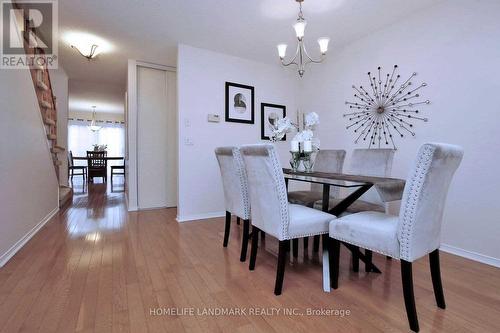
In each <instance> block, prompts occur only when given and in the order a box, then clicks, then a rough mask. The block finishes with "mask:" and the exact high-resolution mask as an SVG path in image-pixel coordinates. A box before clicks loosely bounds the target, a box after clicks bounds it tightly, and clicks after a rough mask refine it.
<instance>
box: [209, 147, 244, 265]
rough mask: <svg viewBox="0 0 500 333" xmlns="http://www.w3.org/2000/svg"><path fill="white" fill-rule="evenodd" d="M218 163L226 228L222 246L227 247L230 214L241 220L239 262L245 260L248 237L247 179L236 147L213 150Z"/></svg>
mask: <svg viewBox="0 0 500 333" xmlns="http://www.w3.org/2000/svg"><path fill="white" fill-rule="evenodd" d="M215 156H216V157H217V161H218V162H219V168H220V173H221V177H222V186H223V188H224V199H225V206H226V226H225V230H224V243H223V246H224V247H227V243H228V241H229V232H230V229H231V214H232V215H235V216H236V218H237V220H238V222H239V219H240V218H241V219H243V239H242V243H241V255H240V261H245V260H246V258H247V248H248V241H249V237H250V236H249V235H250V221H249V219H250V199H249V198H248V185H247V177H246V174H245V167H244V165H243V160H242V159H241V155H240V151H239V149H238V147H219V148H216V149H215Z"/></svg>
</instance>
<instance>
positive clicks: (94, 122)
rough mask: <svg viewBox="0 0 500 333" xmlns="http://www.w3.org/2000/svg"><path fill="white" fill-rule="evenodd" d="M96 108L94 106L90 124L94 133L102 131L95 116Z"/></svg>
mask: <svg viewBox="0 0 500 333" xmlns="http://www.w3.org/2000/svg"><path fill="white" fill-rule="evenodd" d="M95 108H96V106H95V105H92V121H91V122H90V126H89V129H90V130H91V131H92V132H99V130H100V129H101V126H98V125H97V121H96V116H95Z"/></svg>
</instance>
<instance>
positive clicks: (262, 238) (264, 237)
mask: <svg viewBox="0 0 500 333" xmlns="http://www.w3.org/2000/svg"><path fill="white" fill-rule="evenodd" d="M260 239H261V240H265V239H266V233H265V232H264V231H261V232H260Z"/></svg>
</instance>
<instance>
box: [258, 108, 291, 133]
mask: <svg viewBox="0 0 500 333" xmlns="http://www.w3.org/2000/svg"><path fill="white" fill-rule="evenodd" d="M285 117H286V106H284V105H278V104H270V103H261V104H260V138H261V139H262V140H270V137H271V127H274V126H276V124H277V122H278V120H279V119H283V118H285ZM281 141H286V135H285V136H284V137H283V138H282V139H281Z"/></svg>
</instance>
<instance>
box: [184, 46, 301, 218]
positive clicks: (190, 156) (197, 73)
mask: <svg viewBox="0 0 500 333" xmlns="http://www.w3.org/2000/svg"><path fill="white" fill-rule="evenodd" d="M178 52H179V53H178V67H177V74H178V103H179V193H178V195H179V197H178V200H179V202H178V211H177V214H178V220H179V221H184V220H191V219H198V218H205V217H209V216H218V215H221V214H223V213H224V195H223V191H222V183H221V180H220V174H219V169H218V165H217V160H216V158H215V154H214V149H215V148H216V147H218V146H227V145H241V144H251V143H258V142H263V141H261V140H260V103H261V102H267V103H274V104H282V105H286V107H287V115H291V116H293V115H295V114H296V105H297V101H296V83H297V80H296V78H295V73H292V72H286V71H284V70H283V69H282V68H280V66H278V65H274V66H273V65H267V64H262V63H258V62H254V61H250V60H245V59H241V58H237V57H233V56H228V55H224V54H220V53H215V52H211V51H207V50H203V49H199V48H194V47H190V46H187V45H179V51H178ZM226 81H230V82H236V83H241V84H245V85H250V86H253V87H255V123H254V124H253V125H249V124H239V123H228V122H225V121H224V107H225V105H224V92H225V90H224V89H225V82H226ZM209 113H211V114H212V113H214V114H219V115H220V117H221V122H220V123H209V122H207V115H208V114H209ZM186 139H190V140H191V141H192V142H193V144H192V145H186V144H185V140H186ZM267 142H268V141H267ZM278 148H279V151H280V155H281V157H282V163H284V165H287V164H288V160H289V156H288V155H289V153H288V143H286V142H280V143H278Z"/></svg>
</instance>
